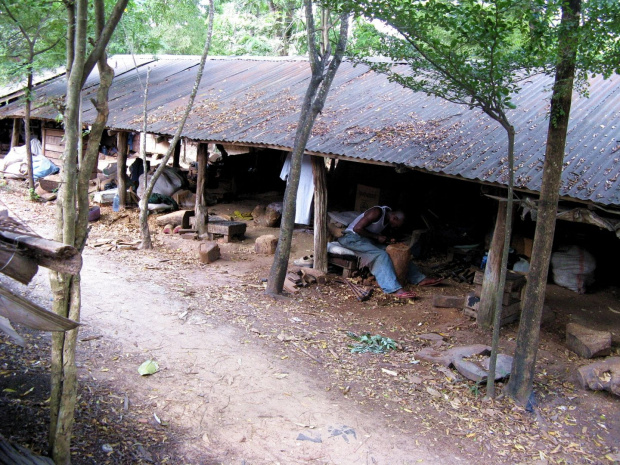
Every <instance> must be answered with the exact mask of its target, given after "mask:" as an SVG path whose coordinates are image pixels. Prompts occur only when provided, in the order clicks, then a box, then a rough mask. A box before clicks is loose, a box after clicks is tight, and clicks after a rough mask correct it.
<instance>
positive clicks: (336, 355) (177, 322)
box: [0, 189, 620, 464]
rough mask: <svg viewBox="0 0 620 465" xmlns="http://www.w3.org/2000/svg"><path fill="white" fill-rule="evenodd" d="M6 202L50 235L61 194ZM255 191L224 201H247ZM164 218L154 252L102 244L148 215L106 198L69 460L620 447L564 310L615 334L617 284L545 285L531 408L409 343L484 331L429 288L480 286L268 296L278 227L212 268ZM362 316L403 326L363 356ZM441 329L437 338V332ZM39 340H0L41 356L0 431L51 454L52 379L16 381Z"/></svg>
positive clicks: (36, 294) (41, 288)
mask: <svg viewBox="0 0 620 465" xmlns="http://www.w3.org/2000/svg"><path fill="white" fill-rule="evenodd" d="M2 201H3V202H4V203H5V204H6V205H7V206H8V207H9V208H10V209H11V210H12V212H13V213H14V214H15V215H16V216H18V217H19V218H21V219H23V220H24V221H26V222H27V223H28V224H30V226H31V227H33V228H34V229H35V230H36V231H37V232H39V233H40V234H42V235H44V236H48V237H49V236H50V235H51V221H52V218H53V215H54V208H55V207H54V206H53V205H51V204H38V203H35V204H32V203H28V202H24V201H23V199H22V196H21V194H20V193H19V192H17V191H14V190H10V189H9V190H6V189H5V190H4V191H3V195H2ZM255 203H256V202H255V201H250V200H249V201H247V202H245V203H244V202H241V203H237V204H234V205H218V206H216V207H214V208H213V210H215V212H217V213H220V214H230V213H231V212H234V211H235V210H238V211H251V209H252V208H253V206H254V205H255ZM153 232H154V234H153V238H154V242H155V245H156V248H155V249H154V250H152V251H139V250H122V249H119V248H116V247H112V246H110V247H108V248H109V249H110V250H108V248H106V247H92V245H93V244H95V243H97V241H98V242H99V243H101V242H103V241H104V240H106V239H107V240H110V241H111V240H125V241H131V240H136V239H137V238H138V229H137V215H136V213H135V212H132V211H128V212H120V213H114V212H111V211H110V209H109V208H107V207H103V208H102V218H101V220H100V221H99V222H98V223H94V224H93V228H92V231H91V235H90V240H89V244H90V246H89V247H87V249H86V251H85V254H84V267H83V271H82V289H83V310H82V320H81V321H82V323H83V326H82V328H81V329H80V343H79V349H78V366H79V372H80V386H81V387H80V396H81V402H80V405H79V406H78V410H77V412H76V427H75V436H76V438H75V442H74V446H75V455H74V460H73V463H174V464H177V463H178V464H182V463H183V464H211V463H212V464H216V463H218V464H219V463H223V464H240V463H245V464H277V463H279V464H305V463H317V464H414V463H429V464H430V463H433V464H434V463H442V464H453V463H454V464H457V463H458V464H464V463H498V464H503V463H506V464H514V463H613V460H614V459H615V460H618V457H619V456H618V452H619V451H618V438H619V437H620V408H619V406H620V403H619V401H618V399H617V398H614V397H613V396H611V395H609V394H607V393H604V392H589V391H584V390H581V389H580V388H579V387H578V386H577V385H576V383H575V381H576V378H575V375H574V373H575V369H576V368H577V367H579V366H581V365H583V364H586V363H587V361H586V360H581V359H579V358H578V357H576V356H575V355H574V354H572V353H570V352H569V351H568V350H567V349H566V347H565V346H564V343H563V328H564V325H565V323H566V321H585V322H590V323H592V322H596V324H599V325H603V324H604V325H605V326H606V327H611V328H612V329H613V331H614V332H615V335H616V336H617V335H618V334H619V333H618V332H617V331H618V328H620V319H619V318H618V314H617V311H618V310H620V302H619V301H618V294H617V292H618V291H617V289H606V290H603V291H600V292H597V293H596V294H594V295H585V296H578V295H576V294H574V293H572V292H570V291H567V290H564V289H561V288H558V287H556V286H550V290H549V299H548V305H550V306H551V307H552V309H553V310H555V311H556V312H557V314H558V316H557V318H556V320H555V322H554V323H553V324H552V325H550V326H548V327H546V328H545V330H544V331H543V333H542V337H541V346H540V351H539V363H538V366H537V376H536V384H535V391H536V399H537V407H536V408H535V409H534V412H528V411H525V410H524V409H522V408H521V407H518V406H516V405H514V404H513V403H512V402H511V401H510V400H508V399H506V398H503V397H500V398H499V399H496V400H493V401H489V400H483V396H484V388H483V387H478V386H476V385H475V384H474V383H473V382H470V381H467V380H464V379H463V378H462V377H461V376H460V375H458V373H456V372H453V371H452V370H448V369H444V368H443V367H439V366H437V365H433V364H430V363H427V362H423V361H419V360H418V359H416V357H415V352H416V351H417V350H420V349H421V348H423V347H427V346H429V345H435V346H436V347H437V348H439V349H443V348H449V347H453V346H456V345H462V344H471V343H488V342H489V339H490V337H489V335H488V334H486V333H484V332H482V331H480V330H478V329H477V328H476V326H475V324H474V323H473V321H472V320H470V319H469V318H468V317H466V316H464V315H463V314H462V313H461V311H460V310H458V309H440V308H434V307H432V306H431V299H432V295H433V294H434V293H441V294H445V295H465V293H466V292H468V291H469V290H470V288H471V286H470V285H467V284H459V283H456V282H451V281H447V282H445V283H444V284H443V285H442V286H441V287H437V288H421V289H418V291H419V294H420V297H419V298H418V299H415V300H410V301H407V302H398V301H395V300H394V299H392V298H391V297H387V296H384V295H382V294H381V293H380V291H379V292H375V294H374V295H373V297H372V298H371V299H370V300H369V301H367V302H358V301H357V300H355V299H354V297H353V296H352V295H351V293H350V292H349V290H348V288H347V287H346V286H345V285H343V284H340V283H338V282H335V281H330V282H328V284H326V285H313V286H310V287H308V288H305V289H302V290H301V291H300V292H299V293H297V294H295V295H294V296H287V297H284V298H282V299H276V300H274V299H271V298H269V297H267V296H265V295H264V293H263V282H262V280H263V279H264V278H266V277H267V275H268V272H269V267H270V265H271V257H263V256H258V255H256V254H254V252H253V243H254V239H255V238H256V237H258V236H260V235H262V234H266V233H272V234H273V233H275V234H277V230H273V229H270V228H256V227H254V226H253V225H252V224H251V223H250V224H249V225H248V232H247V234H246V239H245V240H244V241H242V242H235V243H230V244H224V243H220V244H219V245H220V247H221V250H222V258H221V259H220V260H219V261H217V262H215V263H212V264H209V265H203V264H201V263H200V262H199V261H198V255H197V248H198V245H197V242H195V241H188V240H183V239H180V238H178V237H170V236H164V235H163V234H162V233H161V232H160V231H159V230H158V229H156V228H153ZM311 249H312V234H311V233H310V232H308V231H304V230H300V231H297V232H296V234H295V239H294V244H293V251H292V258H294V257H298V256H301V255H305V254H307V253H308V252H309V251H311ZM1 279H2V282H3V283H8V281H9V280H8V279H5V278H4V277H3V278H1ZM9 284H10V286H11V287H12V288H14V289H17V290H20V291H22V292H24V293H26V294H28V295H30V296H32V297H33V298H35V299H37V300H38V301H39V302H40V303H41V304H43V305H45V306H49V295H50V294H49V284H48V278H47V273H46V272H45V270H42V271H41V272H40V273H39V274H38V275H37V276H36V278H35V280H34V281H33V282H32V283H31V284H30V285H29V286H27V287H25V286H20V285H16V284H14V283H9ZM610 309H611V310H612V311H610ZM516 329H517V328H516V325H511V326H508V327H506V328H504V329H503V331H502V350H503V351H504V352H505V353H509V354H510V353H512V350H513V349H514V339H515V336H516ZM350 331H351V332H354V333H356V334H362V333H366V332H368V333H371V334H381V335H383V336H387V337H391V338H392V339H394V340H395V341H397V343H398V344H399V350H396V351H392V352H389V353H387V354H383V355H382V354H370V353H366V354H353V353H351V350H350V346H351V344H353V343H354V342H355V341H354V340H353V339H351V338H350V337H349V336H348V335H347V333H348V332H350ZM429 333H434V334H440V335H441V336H442V340H440V341H432V340H428V339H427V336H426V335H427V334H429ZM28 339H29V340H30V341H31V342H32V343H34V344H36V345H34V346H33V345H31V346H30V348H29V349H27V351H22V349H20V348H15V346H11V345H10V344H9V343H7V342H6V340H5V339H3V340H2V342H0V345H1V346H2V349H3V350H5V357H6V356H7V355H6V354H13V356H15V357H18V358H19V357H21V358H22V359H28V360H29V361H28V363H30V364H29V365H26V368H25V369H23V367H22V368H19V369H18V368H15V369H12V368H11V366H13V365H10V364H13V363H15V364H17V363H18V362H17V361H15V362H13V361H11V362H10V364H9V362H7V363H5V365H6V366H5V367H4V371H2V373H0V375H1V376H0V383H1V384H2V387H0V391H2V389H3V386H9V385H11V386H13V389H12V390H13V391H15V392H10V391H6V390H5V391H2V395H1V396H0V397H1V402H2V405H4V406H5V407H4V410H5V414H6V412H22V413H23V412H31V415H32V416H30V417H28V416H27V415H26V416H24V419H23V420H21V421H20V422H17V421H16V422H14V423H13V424H9V423H7V422H5V421H2V422H1V425H2V426H0V432H1V433H2V434H4V435H5V436H7V437H10V438H12V439H13V440H16V441H17V442H20V441H21V443H23V444H27V445H29V446H31V447H32V448H34V449H35V450H39V451H44V450H45V448H46V443H45V434H44V430H45V428H46V425H45V424H43V425H42V424H41V423H44V422H45V415H43V417H41V418H39V417H38V415H39V414H40V412H41V411H43V412H45V409H46V405H45V399H46V395H49V394H46V389H48V387H47V386H46V385H45V382H44V381H41V382H40V384H38V385H37V389H36V390H35V391H34V392H31V393H29V394H28V396H26V397H20V394H19V393H23V392H25V391H26V389H27V387H28V386H30V385H34V384H35V383H34V381H33V379H32V377H36V376H39V377H40V378H41V379H42V380H45V378H46V376H48V372H47V366H48V364H49V353H48V352H47V351H46V348H47V344H48V343H47V341H48V339H49V338H48V336H47V335H40V334H30V335H29V336H28ZM614 350H615V354H616V355H617V354H618V349H617V348H615V349H614ZM26 354H27V356H26ZM33 357H37V358H38V363H35V362H33ZM148 359H151V360H155V361H157V363H158V364H159V371H158V372H157V373H155V374H154V375H151V376H146V377H144V376H140V375H139V374H138V372H137V368H138V366H139V365H140V364H141V363H142V362H143V361H145V360H148ZM9 365H10V366H9ZM15 366H16V367H17V365H15ZM19 370H22V372H20V375H19V379H17V378H16V377H15V376H16V373H17V372H18V371H19ZM24 370H25V371H24ZM28 370H29V371H28ZM29 373H30V374H29ZM29 376H31V378H29ZM501 387H502V384H501V383H500V384H499V390H500V392H501ZM29 399H32V400H31V401H29ZM29 402H30V403H29ZM25 409H27V410H25ZM18 417H19V416H16V417H15V418H18ZM35 419H36V420H35ZM5 420H6V418H5Z"/></svg>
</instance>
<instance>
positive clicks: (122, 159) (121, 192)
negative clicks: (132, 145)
mask: <svg viewBox="0 0 620 465" xmlns="http://www.w3.org/2000/svg"><path fill="white" fill-rule="evenodd" d="M116 148H117V150H118V152H117V153H116V185H117V186H118V187H117V192H118V198H119V205H120V209H121V211H122V210H124V209H125V202H126V201H127V199H126V195H127V185H126V184H125V179H126V178H127V151H128V150H129V148H128V146H127V133H126V132H125V131H119V133H118V134H117V135H116Z"/></svg>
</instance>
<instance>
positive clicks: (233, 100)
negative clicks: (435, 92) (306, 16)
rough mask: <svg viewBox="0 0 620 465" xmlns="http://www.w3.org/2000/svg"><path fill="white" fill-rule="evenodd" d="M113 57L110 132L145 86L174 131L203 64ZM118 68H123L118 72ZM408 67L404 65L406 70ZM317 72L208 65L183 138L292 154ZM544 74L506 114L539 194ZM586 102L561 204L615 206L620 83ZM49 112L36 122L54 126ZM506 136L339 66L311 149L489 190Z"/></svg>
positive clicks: (160, 127) (279, 62) (137, 112)
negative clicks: (468, 182) (454, 178)
mask: <svg viewBox="0 0 620 465" xmlns="http://www.w3.org/2000/svg"><path fill="white" fill-rule="evenodd" d="M115 59H116V60H117V63H116V64H117V69H116V77H115V79H114V83H113V85H112V88H111V90H110V117H109V120H108V125H109V127H111V128H116V129H127V130H133V131H139V130H140V129H141V127H142V123H141V119H142V102H143V90H142V88H141V86H140V84H139V82H138V74H139V75H140V79H141V80H142V83H144V82H145V80H146V72H147V67H150V68H151V76H150V86H149V116H148V120H149V126H148V130H149V132H153V133H157V134H168V135H172V134H173V133H174V132H175V130H176V124H177V122H178V121H179V120H180V118H181V116H182V114H183V112H184V109H185V105H186V103H187V99H188V96H189V93H190V91H191V88H192V86H193V83H194V79H195V74H196V70H197V65H198V61H199V58H198V57H165V58H163V59H162V58H161V57H160V59H158V60H152V59H145V58H144V57H142V60H141V61H140V62H139V63H140V66H139V67H138V68H137V69H134V68H133V64H132V63H131V62H129V61H128V60H127V59H122V57H121V58H118V57H112V58H111V59H110V61H111V62H113V61H114V60H115ZM119 63H121V64H120V65H119ZM403 69H405V68H403ZM309 76H310V70H309V66H308V63H307V62H306V61H303V60H291V59H254V58H212V59H210V60H208V61H207V64H206V66H205V71H204V76H203V79H202V82H201V86H200V89H199V92H198V96H197V99H196V102H195V105H194V109H193V111H192V113H191V116H190V118H189V119H188V121H187V124H186V127H185V130H184V132H183V135H184V136H185V137H187V138H190V139H195V140H203V141H222V142H230V143H241V144H243V143H245V144H264V145H268V146H278V147H282V148H285V149H286V148H291V147H292V145H293V141H294V137H295V128H296V126H297V119H298V115H299V107H300V103H301V101H302V99H303V95H304V93H305V91H306V86H307V83H308V79H309ZM96 83H97V74H96V72H95V73H93V75H92V76H91V77H90V78H89V80H88V82H87V86H86V87H85V90H84V100H83V106H84V117H83V120H84V122H86V123H88V122H91V121H93V120H94V118H95V111H94V109H93V107H92V104H91V103H90V98H91V97H94V94H95V92H96ZM551 84H552V80H551V78H549V77H544V76H539V77H536V78H532V79H531V80H529V81H527V82H526V83H525V84H524V85H523V89H522V91H521V92H520V93H519V94H518V95H516V96H515V97H514V102H515V103H516V104H517V109H516V110H513V111H511V112H510V113H509V118H510V120H511V121H512V122H513V124H514V126H515V128H516V130H517V135H516V150H515V165H516V167H517V168H516V173H515V184H516V186H517V187H518V188H521V189H525V190H529V191H538V190H539V189H540V183H541V177H542V166H543V159H544V153H545V141H546V133H547V126H548V119H547V112H548V110H549V96H550V86H551ZM64 86H65V83H64V77H60V78H57V79H55V80H53V81H50V82H48V83H45V84H43V85H41V86H39V87H38V88H37V94H36V95H37V102H42V101H45V99H49V98H53V97H62V96H63V95H64V90H65V88H64ZM590 95H591V96H590V98H585V97H581V96H579V95H577V94H575V97H574V100H573V106H572V111H571V121H570V126H569V133H568V141H567V147H566V157H565V162H564V172H563V176H562V190H561V193H560V194H561V195H562V196H563V197H570V198H574V199H578V200H582V201H587V202H594V203H597V204H602V205H615V206H620V180H619V177H620V150H616V151H614V149H615V148H616V147H618V146H620V142H618V141H619V140H620V76H613V77H612V78H611V79H608V80H603V79H602V78H595V79H592V80H591V82H590ZM22 113H23V110H22V109H21V108H19V107H18V106H17V104H15V103H13V104H9V105H7V106H5V107H3V108H0V118H3V117H10V116H19V115H21V114H22ZM57 113H58V111H57V110H55V109H53V108H52V107H51V106H49V105H47V106H42V107H39V108H36V109H35V110H34V111H33V117H35V118H43V119H53V118H55V116H56V115H57ZM506 145H507V136H506V133H505V131H504V130H503V129H502V128H501V127H500V126H499V125H498V124H497V123H496V122H494V121H492V120H491V119H490V118H489V117H487V116H486V115H484V114H483V113H482V112H481V111H479V110H470V109H468V108H467V107H464V106H459V105H455V104H451V103H448V102H446V101H443V100H440V99H437V98H433V97H429V96H427V95H425V94H422V93H414V92H411V91H409V90H407V89H404V88H402V87H400V86H399V85H398V84H395V83H390V82H388V80H387V78H386V77H385V76H383V75H380V74H376V73H373V72H370V71H368V69H367V68H366V67H364V66H361V65H359V66H353V65H352V64H351V63H347V62H345V63H343V64H342V65H341V67H340V69H339V71H338V74H337V76H336V79H335V80H334V84H333V86H332V90H331V92H330V95H329V97H328V100H327V104H326V105H325V108H324V110H323V112H322V113H321V115H320V116H319V118H318V119H317V121H316V124H315V127H314V130H313V135H312V137H311V139H310V141H309V143H308V147H307V150H308V151H310V152H314V153H321V154H325V155H337V156H344V157H349V158H352V159H359V160H365V161H373V162H381V163H391V164H401V165H405V166H408V167H410V168H418V169H423V170H426V171H430V172H435V173H442V174H447V175H452V176H458V177H462V178H465V179H470V180H479V181H483V182H486V183H495V184H505V183H507V166H506V165H507V148H506Z"/></svg>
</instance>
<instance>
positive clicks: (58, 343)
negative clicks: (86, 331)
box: [49, 0, 87, 465]
mask: <svg viewBox="0 0 620 465" xmlns="http://www.w3.org/2000/svg"><path fill="white" fill-rule="evenodd" d="M74 5H75V6H74V8H75V12H76V14H75V18H76V24H75V38H74V43H75V50H74V56H73V63H72V66H71V72H70V73H69V76H68V82H67V95H66V99H65V102H66V103H65V104H66V109H65V114H64V123H65V151H64V153H63V155H62V170H61V180H62V182H61V187H60V191H59V194H58V202H57V204H56V205H57V207H56V209H57V215H56V221H57V222H56V240H57V241H58V242H64V243H65V244H68V245H74V244H75V222H76V212H75V210H76V190H77V189H76V187H77V183H76V180H77V146H78V137H79V136H80V134H81V131H80V128H79V127H78V109H79V107H80V105H79V101H80V98H81V89H82V86H81V82H82V73H83V63H84V60H85V59H86V31H87V1H86V0H76V2H75V4H74ZM74 280H77V282H78V283H79V275H76V276H73V277H72V276H70V275H65V274H63V273H57V272H51V273H50V283H51V287H52V292H53V294H54V302H53V304H52V306H53V309H54V311H55V312H56V313H57V314H58V315H60V316H64V317H66V318H71V319H73V318H75V315H72V313H75V304H76V303H78V304H79V300H78V302H76V301H75V298H76V297H77V296H76V295H75V294H74V292H72V290H73V291H75V288H73V289H72V282H73V281H74ZM75 321H79V316H78V318H77V319H76V320H75ZM75 333H77V330H71V331H67V332H66V333H54V334H53V335H52V368H51V370H52V393H51V398H50V438H49V439H50V452H51V455H52V457H53V459H54V463H56V465H60V464H63V465H64V464H68V463H70V460H71V455H70V452H69V445H70V442H69V440H70V431H71V421H70V419H71V418H72V416H73V411H71V414H70V415H69V407H70V405H68V404H69V403H70V402H71V401H73V402H75V400H74V396H73V395H72V392H73V391H75V389H76V386H75V372H74V370H75V367H74V364H73V360H72V357H71V356H69V359H67V355H68V354H67V348H68V346H71V345H72V341H73V340H74V339H75V337H76V336H75Z"/></svg>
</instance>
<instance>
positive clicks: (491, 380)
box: [487, 123, 515, 398]
mask: <svg viewBox="0 0 620 465" xmlns="http://www.w3.org/2000/svg"><path fill="white" fill-rule="evenodd" d="M504 128H505V129H506V132H507V133H508V195H507V201H506V227H505V234H504V243H503V248H502V262H501V265H500V277H499V287H498V289H497V299H496V301H495V314H494V315H493V338H492V342H491V358H490V360H489V375H488V377H487V396H488V397H490V398H494V397H495V368H496V365H497V351H498V349H499V329H500V326H501V321H502V301H503V299H502V297H503V295H504V288H505V286H506V274H507V273H508V254H509V251H510V237H511V235H512V206H513V203H514V201H513V200H514V199H513V197H514V165H515V163H514V160H515V156H514V150H515V129H514V127H512V126H511V125H509V124H507V123H505V124H504Z"/></svg>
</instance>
